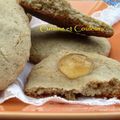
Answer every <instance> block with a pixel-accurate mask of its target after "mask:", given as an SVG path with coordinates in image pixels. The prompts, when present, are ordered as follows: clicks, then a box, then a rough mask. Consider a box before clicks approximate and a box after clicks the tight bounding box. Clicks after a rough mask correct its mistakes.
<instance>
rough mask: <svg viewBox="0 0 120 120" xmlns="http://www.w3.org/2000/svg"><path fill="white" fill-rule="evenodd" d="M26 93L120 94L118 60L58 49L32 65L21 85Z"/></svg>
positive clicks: (34, 94) (35, 95)
mask: <svg viewBox="0 0 120 120" xmlns="http://www.w3.org/2000/svg"><path fill="white" fill-rule="evenodd" d="M25 93H26V94H27V95H28V96H31V97H35V98H40V97H48V96H53V95H57V96H62V97H64V98H66V99H69V100H74V99H76V98H77V97H78V96H88V97H108V98H111V97H118V98H119V97H120V63H119V62H118V61H116V60H113V59H111V58H107V57H105V56H102V55H99V54H94V53H87V52H82V51H81V52H75V51H69V52H68V51H67V52H66V51H61V52H59V53H56V54H53V55H50V56H49V57H47V58H45V59H44V60H42V61H41V62H40V63H39V64H37V65H35V66H34V67H33V69H32V72H31V73H30V76H29V77H28V81H27V83H26V87H25Z"/></svg>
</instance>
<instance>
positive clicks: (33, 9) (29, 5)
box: [20, 0, 114, 37]
mask: <svg viewBox="0 0 120 120" xmlns="http://www.w3.org/2000/svg"><path fill="white" fill-rule="evenodd" d="M20 4H21V5H22V6H23V8H24V9H25V10H26V12H28V13H30V14H32V15H33V16H36V17H38V18H40V19H42V20H44V21H46V22H49V23H51V24H54V25H57V26H59V27H63V28H65V29H69V30H70V31H73V32H75V33H82V34H86V35H90V36H101V37H111V36H112V35H113V33H114V32H113V29H112V27H110V26H109V25H107V24H105V23H104V22H101V21H98V20H96V19H94V18H91V17H89V16H86V15H84V14H82V13H80V12H78V11H76V10H75V9H73V8H72V7H71V5H70V4H69V3H68V2H67V1H65V0H21V1H20Z"/></svg>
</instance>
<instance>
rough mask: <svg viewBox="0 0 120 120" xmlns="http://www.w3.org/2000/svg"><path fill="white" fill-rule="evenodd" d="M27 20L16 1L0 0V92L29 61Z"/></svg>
mask: <svg viewBox="0 0 120 120" xmlns="http://www.w3.org/2000/svg"><path fill="white" fill-rule="evenodd" d="M30 36H31V33H30V28H29V20H28V17H27V16H26V14H25V13H24V10H23V8H22V7H21V6H20V5H19V4H18V3H17V1H16V0H0V91H1V90H4V89H5V88H7V87H8V85H10V84H11V83H13V82H14V81H15V80H16V78H17V76H18V75H19V74H20V73H21V71H22V70H23V68H24V66H25V64H26V62H27V60H28V59H29V54H30V47H31V41H30V40H31V38H30Z"/></svg>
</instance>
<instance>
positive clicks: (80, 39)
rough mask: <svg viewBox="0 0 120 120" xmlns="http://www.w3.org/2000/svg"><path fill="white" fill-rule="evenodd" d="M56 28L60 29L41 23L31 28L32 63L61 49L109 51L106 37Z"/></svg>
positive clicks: (106, 53)
mask: <svg viewBox="0 0 120 120" xmlns="http://www.w3.org/2000/svg"><path fill="white" fill-rule="evenodd" d="M51 30H52V31H51ZM57 30H60V28H58V27H56V26H53V25H41V26H39V27H36V28H33V29H32V48H31V55H30V61H31V62H32V63H35V64H36V63H39V62H40V61H41V60H42V59H44V58H45V57H47V56H49V55H50V54H55V53H57V52H59V51H61V50H75V51H81V50H82V51H87V52H93V53H99V54H102V55H105V56H108V55H109V53H110V50H111V45H110V43H109V41H108V40H107V39H106V38H102V37H93V36H91V37H90V36H89V37H88V36H82V35H76V34H73V33H71V32H67V31H66V32H65V31H57ZM61 30H62V29H61Z"/></svg>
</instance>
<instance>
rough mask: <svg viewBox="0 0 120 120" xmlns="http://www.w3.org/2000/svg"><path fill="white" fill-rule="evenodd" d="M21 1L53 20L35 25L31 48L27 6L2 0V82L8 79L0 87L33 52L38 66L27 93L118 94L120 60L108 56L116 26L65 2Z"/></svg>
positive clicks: (68, 95)
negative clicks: (94, 17)
mask: <svg viewBox="0 0 120 120" xmlns="http://www.w3.org/2000/svg"><path fill="white" fill-rule="evenodd" d="M18 1H19V3H20V5H21V6H22V7H23V8H24V10H25V11H26V12H27V13H30V14H31V15H33V16H36V17H38V18H39V19H42V20H44V21H46V22H48V23H49V24H47V25H41V26H38V27H36V28H34V29H32V47H31V51H30V45H31V41H30V37H31V36H30V29H29V25H28V23H29V20H28V19H27V17H26V15H25V13H24V11H23V9H22V8H21V7H20V6H19V4H18V3H17V2H16V0H11V1H9V0H5V1H0V9H1V10H0V12H1V14H0V18H1V20H2V22H1V21H0V24H1V26H4V24H5V25H6V26H7V27H6V28H3V27H1V28H3V29H1V32H0V34H1V39H0V42H1V43H0V46H1V47H0V53H1V54H0V56H1V62H0V66H1V67H0V71H1V72H0V78H1V80H0V81H1V82H3V83H4V84H1V85H0V90H4V89H5V88H6V87H7V86H8V85H9V84H11V83H12V82H14V80H15V79H16V77H17V75H18V74H19V73H20V72H21V71H22V70H23V67H24V65H25V63H26V62H27V60H28V57H29V52H30V62H32V63H33V64H35V66H34V67H33V69H32V71H31V73H30V75H29V77H28V81H27V83H26V86H25V93H26V94H27V95H28V96H31V97H35V98H40V97H48V96H53V95H57V96H61V97H64V98H66V99H69V100H74V99H76V98H77V97H80V96H88V97H89V96H94V97H108V98H110V97H118V98H119V97H120V94H119V93H120V63H119V62H118V61H115V60H113V59H111V58H108V57H106V56H108V55H109V53H110V50H111V45H110V43H109V41H108V40H107V37H111V36H112V35H113V33H114V32H113V29H112V27H110V26H109V25H107V24H105V23H103V22H101V21H98V20H95V19H93V18H91V17H88V16H86V15H83V14H82V13H80V12H78V11H76V10H74V9H73V8H72V7H71V5H70V4H69V3H68V2H67V1H65V0H18ZM8 8H9V11H8V10H7V9H8ZM4 13H6V14H4ZM6 18H7V19H6ZM23 28H24V29H23ZM8 41H10V42H9V44H10V45H9V46H8ZM6 42H7V43H6ZM3 71H4V72H3Z"/></svg>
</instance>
